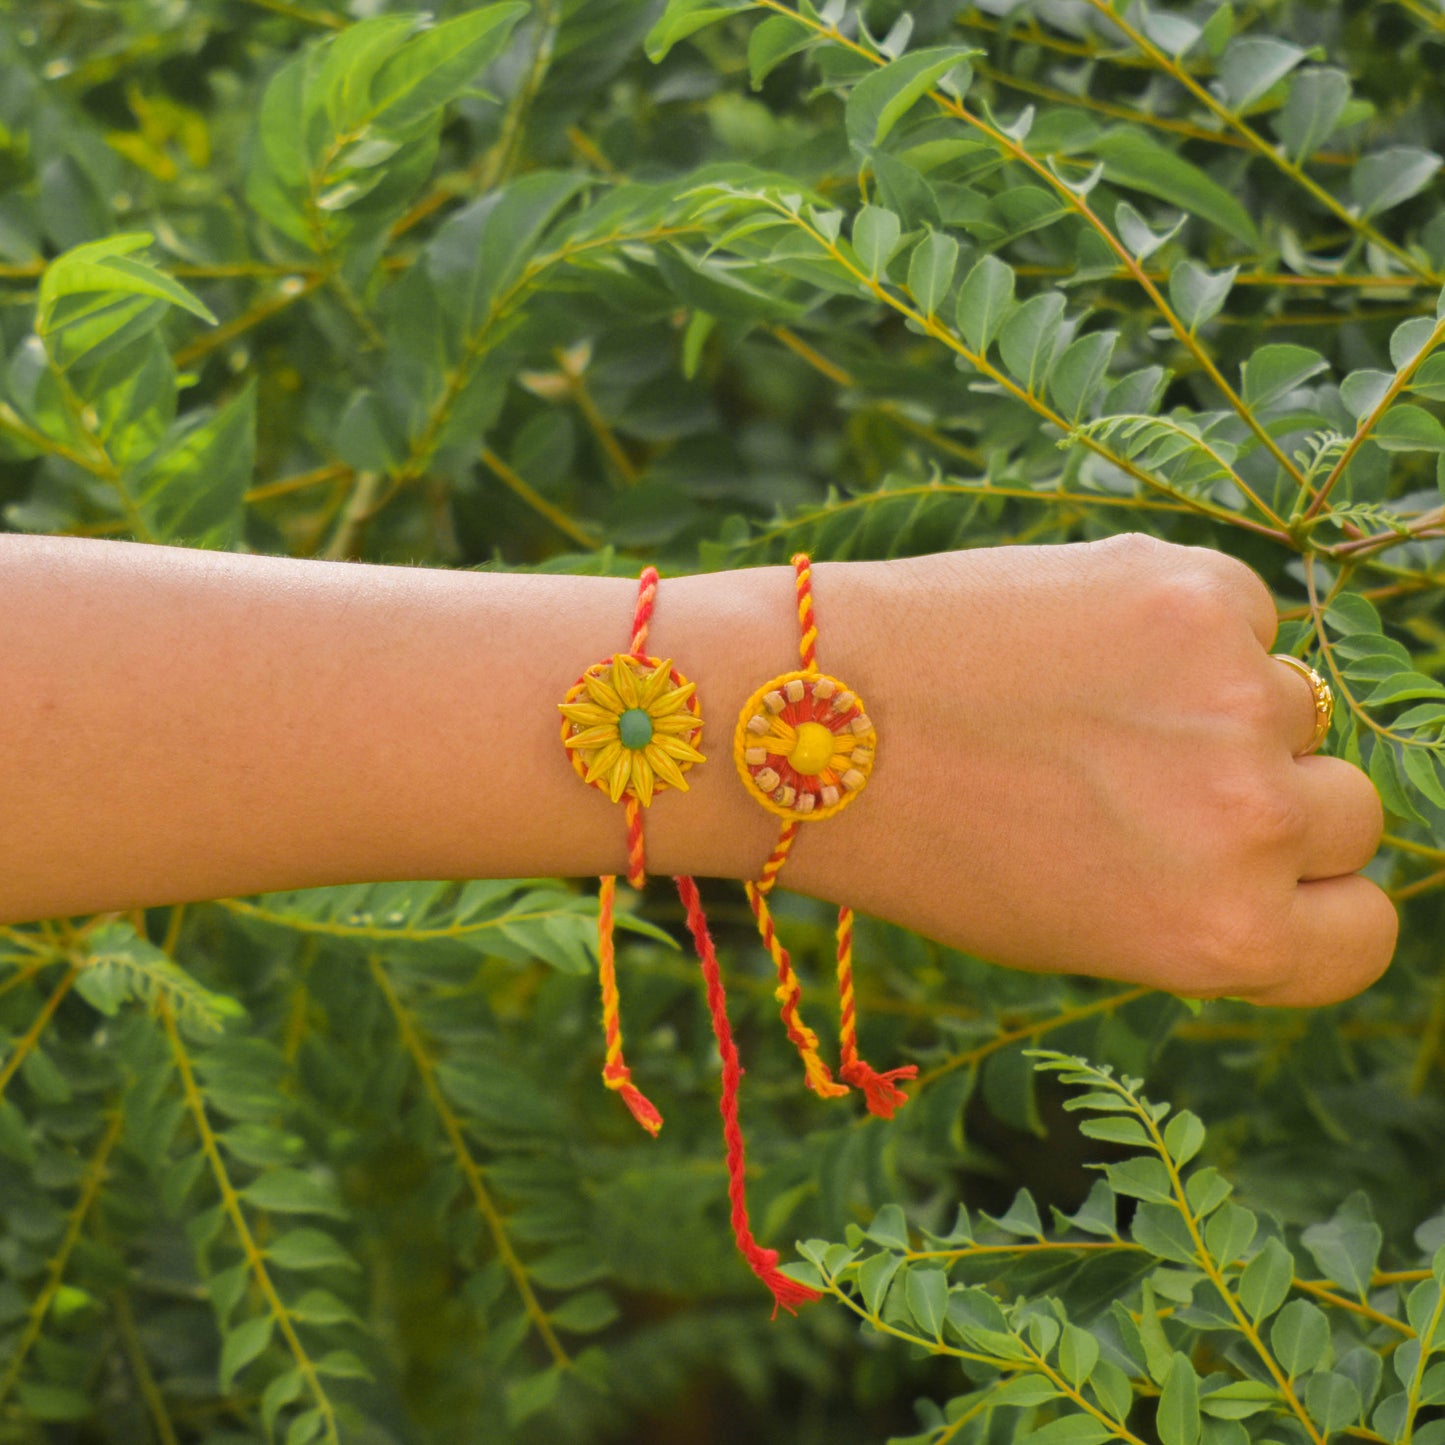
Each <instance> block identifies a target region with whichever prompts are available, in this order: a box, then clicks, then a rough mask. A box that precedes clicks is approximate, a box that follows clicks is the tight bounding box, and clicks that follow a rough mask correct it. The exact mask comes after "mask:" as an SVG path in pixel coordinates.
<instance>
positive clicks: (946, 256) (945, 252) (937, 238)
mask: <svg viewBox="0 0 1445 1445" xmlns="http://www.w3.org/2000/svg"><path fill="white" fill-rule="evenodd" d="M957 264H958V242H957V241H955V240H954V239H953V237H952V236H949V235H946V234H945V233H944V232H942V231H929V233H928V234H927V235H926V236H925V237H924V238H923V239H922V240H921V241H920V242H919V243H918V244H917V245H916V246H915V247H914V248H913V254H912V256H910V257H909V258H908V293H909V295H910V296H912V297H913V301H914V304H915V305H916V306H917V307H918V309H919V310H920V311H921V312H922V313H923V314H924V315H925V316H932V315H933V314H934V312H935V311H937V309H938V305H939V303H940V302H941V301H943V300H944V299H945V298H946V297H947V295H948V290H949V287H950V286H952V285H953V269H954V267H955V266H956V265H957Z"/></svg>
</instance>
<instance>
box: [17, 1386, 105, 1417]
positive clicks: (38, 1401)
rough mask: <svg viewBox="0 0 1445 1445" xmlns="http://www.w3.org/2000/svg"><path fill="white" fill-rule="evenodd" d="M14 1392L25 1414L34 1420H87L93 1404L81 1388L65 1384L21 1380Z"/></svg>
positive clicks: (93, 1409) (93, 1411) (92, 1409)
mask: <svg viewBox="0 0 1445 1445" xmlns="http://www.w3.org/2000/svg"><path fill="white" fill-rule="evenodd" d="M15 1393H16V1394H17V1396H18V1397H19V1400H20V1405H21V1408H22V1409H23V1410H24V1412H25V1415H26V1416H27V1417H28V1418H29V1419H31V1420H36V1421H52V1420H88V1419H90V1417H91V1416H92V1415H93V1414H95V1409H96V1407H95V1405H94V1404H93V1403H92V1402H91V1399H90V1397H89V1396H88V1395H87V1394H86V1393H85V1391H83V1390H72V1389H70V1388H69V1387H68V1386H65V1385H45V1384H39V1383H31V1382H30V1381H28V1380H21V1381H20V1383H19V1384H18V1385H17V1386H16V1391H15Z"/></svg>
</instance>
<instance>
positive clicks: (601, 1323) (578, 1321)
mask: <svg viewBox="0 0 1445 1445" xmlns="http://www.w3.org/2000/svg"><path fill="white" fill-rule="evenodd" d="M618 1314H619V1311H618V1308H617V1301H616V1300H614V1299H613V1298H612V1296H611V1295H610V1294H608V1293H607V1291H606V1290H605V1289H587V1290H583V1291H582V1292H581V1293H580V1294H574V1295H569V1296H568V1298H566V1299H564V1300H563V1301H562V1303H561V1304H560V1305H558V1306H557V1308H556V1309H554V1310H552V1311H551V1313H550V1316H549V1317H550V1319H551V1321H552V1323H553V1324H554V1325H555V1326H556V1327H557V1328H558V1329H559V1330H567V1331H569V1332H570V1333H572V1334H595V1333H596V1332H597V1331H598V1330H605V1329H606V1328H607V1326H608V1325H610V1324H611V1323H612V1322H613V1320H615V1319H616V1318H617V1316H618Z"/></svg>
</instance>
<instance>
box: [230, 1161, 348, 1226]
mask: <svg viewBox="0 0 1445 1445" xmlns="http://www.w3.org/2000/svg"><path fill="white" fill-rule="evenodd" d="M241 1197H242V1198H243V1199H245V1200H248V1201H249V1202H250V1203H251V1204H254V1205H255V1206H256V1208H257V1209H269V1210H271V1211H273V1212H274V1213H276V1214H330V1215H334V1216H335V1217H337V1218H338V1219H340V1218H344V1217H345V1215H346V1210H345V1208H344V1206H343V1205H342V1203H341V1199H340V1196H339V1195H338V1194H337V1192H336V1186H335V1185H334V1184H333V1183H332V1182H331V1181H330V1180H329V1179H326V1178H323V1177H321V1176H320V1175H316V1174H304V1173H302V1171H301V1170H299V1169H273V1170H272V1171H271V1172H270V1173H269V1174H262V1175H261V1176H260V1177H259V1178H257V1179H254V1180H252V1181H251V1183H250V1184H248V1185H247V1186H246V1187H245V1188H244V1189H243V1190H241Z"/></svg>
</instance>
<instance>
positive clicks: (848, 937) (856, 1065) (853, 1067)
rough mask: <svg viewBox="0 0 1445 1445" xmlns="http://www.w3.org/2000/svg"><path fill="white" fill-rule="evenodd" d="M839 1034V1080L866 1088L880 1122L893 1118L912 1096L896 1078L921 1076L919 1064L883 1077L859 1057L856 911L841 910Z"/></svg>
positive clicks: (839, 929) (864, 1093)
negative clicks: (855, 1002)
mask: <svg viewBox="0 0 1445 1445" xmlns="http://www.w3.org/2000/svg"><path fill="white" fill-rule="evenodd" d="M838 1005H839V1019H838V1034H839V1045H840V1048H839V1055H840V1058H841V1060H842V1067H841V1068H840V1069H839V1070H838V1076H839V1078H841V1079H843V1080H844V1081H845V1082H846V1083H849V1084H852V1085H853V1086H854V1088H857V1089H862V1090H863V1096H864V1098H865V1099H867V1101H868V1112H869V1113H870V1114H876V1115H877V1116H878V1117H879V1118H880V1119H891V1118H892V1117H893V1113H894V1111H895V1110H896V1109H900V1108H902V1107H903V1105H904V1104H906V1103H907V1102H908V1095H907V1094H905V1093H904V1092H903V1090H902V1089H900V1088H899V1087H898V1085H897V1084H896V1083H894V1080H895V1079H911V1078H914V1077H915V1076H916V1075H917V1073H918V1065H917V1064H905V1065H903V1067H902V1068H898V1069H889V1070H888V1072H887V1073H886V1074H880V1073H879V1072H878V1071H877V1070H876V1069H875V1068H873V1066H872V1065H871V1064H869V1063H867V1062H865V1061H864V1060H863V1059H860V1058H859V1057H858V1021H857V1019H856V1018H855V1017H854V1011H853V910H852V909H851V908H840V909H839V910H838Z"/></svg>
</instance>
